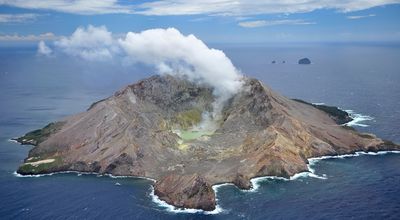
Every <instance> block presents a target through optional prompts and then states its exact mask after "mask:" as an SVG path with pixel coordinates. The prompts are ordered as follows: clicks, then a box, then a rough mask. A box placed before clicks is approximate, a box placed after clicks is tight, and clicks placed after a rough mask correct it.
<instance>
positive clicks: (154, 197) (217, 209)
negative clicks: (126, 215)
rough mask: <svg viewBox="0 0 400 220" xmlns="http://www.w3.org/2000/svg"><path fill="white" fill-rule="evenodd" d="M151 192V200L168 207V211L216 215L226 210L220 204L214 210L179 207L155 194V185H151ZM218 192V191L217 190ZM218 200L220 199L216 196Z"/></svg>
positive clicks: (214, 187) (160, 205)
mask: <svg viewBox="0 0 400 220" xmlns="http://www.w3.org/2000/svg"><path fill="white" fill-rule="evenodd" d="M218 187H219V186H218V185H214V186H213V189H214V190H216V188H218ZM150 189H151V192H150V197H151V200H152V201H153V202H154V203H156V204H157V205H158V206H159V207H163V208H165V209H166V211H168V212H173V213H189V214H193V213H200V214H206V215H215V214H219V213H222V212H223V211H224V210H223V209H222V208H221V207H220V206H219V205H218V203H217V206H216V207H215V209H214V210H212V211H204V210H202V209H184V208H177V207H175V206H173V205H170V204H168V203H166V202H165V201H162V200H161V199H160V198H159V197H158V196H157V195H156V194H154V187H153V186H151V187H150ZM215 192H217V191H215ZM216 201H218V199H217V198H216Z"/></svg>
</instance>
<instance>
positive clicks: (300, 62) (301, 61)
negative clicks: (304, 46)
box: [299, 58, 311, 65]
mask: <svg viewBox="0 0 400 220" xmlns="http://www.w3.org/2000/svg"><path fill="white" fill-rule="evenodd" d="M299 64H303V65H304V64H305V65H307V64H311V60H310V59H308V58H302V59H300V60H299Z"/></svg>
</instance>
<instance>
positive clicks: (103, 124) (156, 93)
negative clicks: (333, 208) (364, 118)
mask: <svg viewBox="0 0 400 220" xmlns="http://www.w3.org/2000/svg"><path fill="white" fill-rule="evenodd" d="M215 99H216V97H215V96H214V94H213V89H212V88H210V87H209V86H207V85H204V84H195V83H192V82H190V81H188V80H187V79H186V78H178V77H173V76H169V75H166V76H153V77H150V78H148V79H145V80H142V81H139V82H138V83H135V84H133V85H129V86H127V87H125V88H123V89H121V90H120V91H118V92H116V93H115V94H114V95H113V96H111V97H109V98H106V99H104V100H101V101H99V102H96V103H94V104H93V105H92V106H91V107H90V108H89V109H88V110H87V111H86V112H82V113H80V114H76V115H73V116H70V117H67V118H64V119H62V120H61V121H62V122H61V123H52V124H49V125H48V126H46V127H44V128H43V129H39V130H36V131H33V132H30V133H28V134H26V135H25V136H24V137H21V138H18V139H16V140H17V141H19V142H20V143H23V144H33V145H36V146H35V147H34V148H33V149H32V150H31V151H30V152H29V156H28V158H26V159H25V161H24V163H23V164H22V165H21V166H20V168H19V169H18V173H21V174H41V173H49V172H57V171H70V170H73V171H84V172H97V173H109V174H113V175H121V176H144V177H149V178H152V179H155V180H156V183H155V185H154V188H155V194H156V195H158V196H159V197H160V199H162V200H164V201H166V202H168V203H169V204H173V205H175V206H177V207H185V208H200V209H204V210H212V209H214V208H215V206H216V204H215V201H216V200H215V195H214V191H213V189H212V187H211V186H212V185H214V184H218V183H224V182H231V183H234V184H235V185H236V186H238V187H239V188H242V189H249V188H251V182H250V179H251V178H253V177H258V176H281V177H290V176H292V175H294V174H296V173H298V172H303V171H307V158H310V157H319V156H324V155H337V154H346V153H352V152H355V151H378V150H389V149H390V150H396V149H400V147H399V145H397V144H395V143H391V142H387V141H386V142H385V141H383V140H382V139H380V138H377V137H376V136H374V135H371V134H364V133H358V132H357V131H356V130H354V129H349V128H348V127H345V126H338V124H342V123H345V122H348V121H349V120H351V119H350V117H349V115H348V114H347V113H346V112H344V111H342V110H340V109H338V108H336V107H330V106H319V105H313V104H310V103H307V102H304V101H299V100H297V101H295V100H291V99H288V98H286V97H284V96H281V95H279V94H277V93H275V92H274V91H272V90H271V89H269V88H268V87H266V86H265V85H263V83H262V82H260V81H258V80H256V79H250V78H244V79H243V88H242V89H241V90H239V91H237V93H236V94H235V95H233V96H232V97H231V98H230V99H229V100H228V101H227V102H226V103H223V106H222V107H223V108H222V112H221V117H219V118H216V119H214V121H213V123H214V124H215V128H216V130H215V131H212V132H208V133H207V134H206V135H202V136H200V137H198V138H185V137H184V135H182V136H180V135H181V133H184V132H189V133H190V131H191V130H190V129H192V128H196V126H197V125H198V124H199V123H200V122H201V120H202V115H203V113H205V112H212V111H213V103H214V100H215ZM177 131H179V132H177ZM189 136H190V135H189Z"/></svg>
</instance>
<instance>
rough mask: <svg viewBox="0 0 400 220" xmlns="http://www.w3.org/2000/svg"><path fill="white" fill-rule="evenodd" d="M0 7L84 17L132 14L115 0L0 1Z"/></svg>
mask: <svg viewBox="0 0 400 220" xmlns="http://www.w3.org/2000/svg"><path fill="white" fill-rule="evenodd" d="M0 5H8V6H13V7H18V8H27V9H39V10H54V11H59V12H65V13H73V14H84V15H91V14H112V13H131V12H132V7H131V6H127V5H122V4H119V3H118V1H117V0H0Z"/></svg>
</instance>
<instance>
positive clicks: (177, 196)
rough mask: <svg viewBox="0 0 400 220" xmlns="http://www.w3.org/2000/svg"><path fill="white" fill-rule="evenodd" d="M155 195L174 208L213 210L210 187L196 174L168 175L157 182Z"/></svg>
mask: <svg viewBox="0 0 400 220" xmlns="http://www.w3.org/2000/svg"><path fill="white" fill-rule="evenodd" d="M154 192H155V194H156V195H157V196H158V197H159V198H160V199H162V200H164V201H166V202H167V203H169V204H172V205H174V206H175V207H180V208H195V209H203V210H205V211H211V210H214V209H215V193H214V190H213V189H212V186H211V185H210V184H209V183H208V182H207V181H206V179H204V177H201V176H199V175H198V174H192V175H169V176H166V177H164V178H162V179H161V180H159V181H157V182H156V183H155V186H154Z"/></svg>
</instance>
